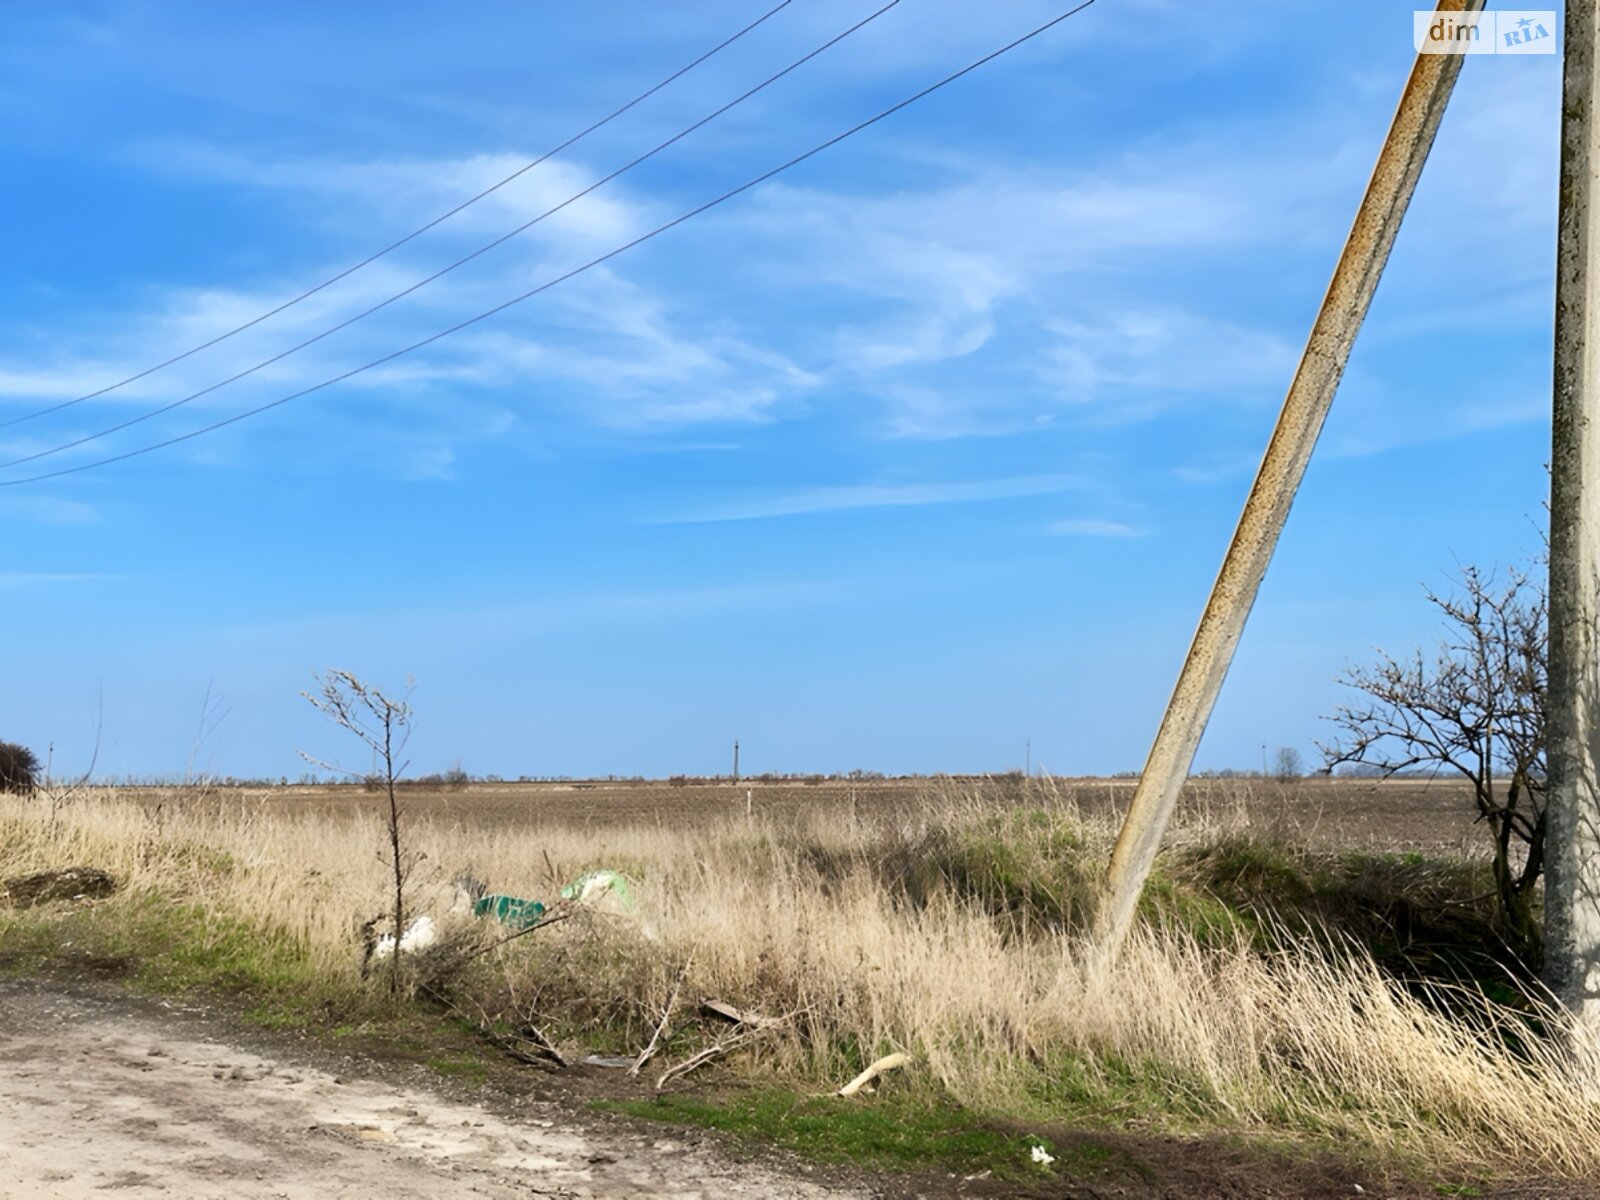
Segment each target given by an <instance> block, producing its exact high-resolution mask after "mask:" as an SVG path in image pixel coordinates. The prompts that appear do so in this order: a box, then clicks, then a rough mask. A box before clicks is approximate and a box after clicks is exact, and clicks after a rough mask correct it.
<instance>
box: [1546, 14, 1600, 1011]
mask: <svg viewBox="0 0 1600 1200" xmlns="http://www.w3.org/2000/svg"><path fill="white" fill-rule="evenodd" d="M1595 7H1596V4H1595V0H1572V2H1571V3H1569V4H1568V5H1567V17H1566V49H1565V53H1566V67H1565V80H1564V84H1563V95H1562V130H1561V203H1560V225H1559V235H1558V243H1557V253H1556V341H1555V396H1554V429H1553V436H1552V447H1551V457H1550V713H1549V738H1550V747H1549V761H1550V794H1549V797H1548V808H1547V813H1546V820H1547V822H1548V830H1547V834H1546V840H1547V846H1546V850H1545V858H1546V874H1545V979H1546V982H1547V983H1549V985H1550V988H1551V990H1552V991H1554V992H1555V993H1556V995H1558V996H1559V997H1561V1000H1562V1002H1563V1003H1564V1004H1566V1006H1567V1008H1568V1009H1569V1010H1570V1011H1571V1012H1572V1013H1573V1014H1574V1015H1575V1016H1577V1017H1578V1019H1579V1021H1580V1023H1581V1024H1582V1025H1584V1026H1586V1027H1587V1028H1588V1030H1589V1032H1590V1033H1591V1034H1592V1035H1595V1036H1596V1037H1600V786H1597V775H1596V764H1597V762H1600V741H1597V738H1600V727H1597V718H1600V703H1597V698H1600V638H1597V637H1596V621H1597V620H1600V605H1597V602H1596V590H1597V580H1600V545H1597V539H1600V362H1597V360H1596V354H1597V352H1600V341H1597V339H1596V338H1595V337H1594V335H1593V334H1594V323H1595V322H1596V321H1597V320H1600V295H1597V293H1596V289H1597V288H1600V262H1597V261H1596V256H1597V254H1600V236H1597V233H1600V230H1597V227H1596V222H1597V221H1600V210H1597V209H1596V207H1595V197H1596V188H1595V172H1596V170H1597V169H1600V146H1597V142H1596V138H1597V137H1600V123H1596V122H1595V121H1594V120H1593V116H1594V106H1595V102H1596V99H1597V95H1596V79H1595V61H1596V55H1595V39H1596V33H1597V29H1600V21H1597V20H1596V16H1595Z"/></svg>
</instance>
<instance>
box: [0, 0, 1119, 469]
mask: <svg viewBox="0 0 1600 1200" xmlns="http://www.w3.org/2000/svg"><path fill="white" fill-rule="evenodd" d="M1094 3H1095V0H1082V2H1081V3H1079V4H1077V5H1075V6H1074V7H1072V8H1069V9H1067V10H1066V11H1065V12H1063V13H1061V14H1060V15H1058V16H1056V17H1053V18H1051V19H1050V20H1049V21H1046V22H1045V23H1044V24H1043V25H1040V26H1038V27H1037V28H1035V29H1032V30H1030V31H1029V32H1027V33H1025V34H1023V35H1021V36H1020V37H1017V38H1015V39H1013V40H1012V41H1010V42H1007V43H1006V44H1005V45H1003V46H1001V47H1000V48H999V49H998V50H992V51H990V52H989V53H988V54H985V55H984V56H983V57H982V58H979V59H975V60H974V61H973V62H971V63H968V64H967V65H966V66H965V67H962V68H961V69H960V70H958V71H954V72H952V73H951V74H949V75H946V76H945V77H944V78H943V79H940V80H939V81H938V82H936V83H932V84H929V85H928V86H927V87H925V88H923V89H922V90H921V91H918V92H915V93H913V94H912V95H910V96H908V97H906V98H905V99H904V100H901V101H899V102H898V103H896V104H893V105H891V106H890V107H888V108H886V109H883V110H882V111H881V112H879V113H877V114H876V115H875V116H871V117H868V118H867V119H865V120H864V121H860V122H858V123H857V124H855V125H852V126H851V127H850V128H848V129H846V130H845V131H844V132H842V133H837V134H835V135H834V136H833V137H831V138H829V139H828V140H827V141H824V142H819V143H818V144H817V145H815V146H813V147H812V148H811V149H809V150H807V151H805V152H804V153H802V154H797V155H796V156H795V157H793V158H791V159H789V160H788V161H787V162H784V163H781V164H779V165H778V166H776V167H773V168H771V169H770V170H767V171H764V172H762V173H761V174H760V175H757V176H755V177H753V178H751V179H749V180H746V181H745V182H744V183H741V184H740V185H739V186H737V187H734V188H730V189H729V190H728V191H726V192H723V193H722V194H721V195H719V196H717V197H715V198H714V199H711V200H707V201H706V202H704V203H703V204H700V205H698V206H696V207H694V208H691V209H689V210H688V211H687V212H685V213H682V214H681V215H679V216H677V217H674V218H673V219H672V220H670V221H668V222H666V223H665V224H662V225H658V226H656V227H655V228H654V229H652V230H650V231H649V232H648V233H643V234H640V235H639V236H638V237H636V238H634V239H632V240H631V241H628V242H624V243H623V244H622V245H620V246H618V247H616V248H615V249H613V250H609V251H607V252H606V253H605V254H602V255H600V256H599V257H597V258H592V259H590V260H589V261H588V262H586V263H583V264H582V265H580V266H577V267H573V268H572V269H571V270H569V271H566V272H563V273H562V274H560V275H557V276H555V277H553V278H551V279H547V280H546V281H545V282H543V283H541V284H539V285H538V286H537V287H534V288H530V289H529V290H528V291H526V292H523V293H521V294H520V295H516V296H513V297H511V298H510V299H509V300H504V301H502V302H501V303H499V304H497V305H495V306H494V307H493V308H489V309H485V310H484V311H483V312H480V313H478V314H477V315H476V316H473V317H468V318H467V319H466V320H464V321H458V322H457V323H456V324H454V325H451V326H449V327H447V328H445V329H441V330H439V331H438V332H437V333H433V334H430V335H429V336H428V337H425V338H423V339H422V340H420V341H416V342H412V343H411V344H410V345H407V346H402V347H401V348H400V349H398V350H393V351H390V352H389V353H388V354H385V355H383V356H382V357H380V358H375V359H372V360H371V361H370V362H366V363H363V364H362V365H361V366H359V367H352V368H351V369H350V370H348V371H344V372H341V373H340V374H338V375H334V376H332V377H330V378H328V379H324V380H323V381H322V382H320V383H315V384H312V385H311V386H309V387H304V388H301V389H299V390H298V391H294V392H290V393H289V394H288V395H285V396H280V397H278V398H277V399H276V400H271V401H268V402H267V403H266V404H260V405H257V406H256V407H254V408H249V409H245V410H244V411H242V412H237V413H235V414H233V415H232V416H231V417H226V418H224V419H222V420H220V421H214V422H212V423H211V424H209V425H204V426H201V427H200V428H198V429H191V430H190V431H189V432H187V433H182V434H178V435H176V436H174V437H170V438H166V439H164V440H162V441H159V442H153V443H150V444H148V445H145V446H140V447H138V448H136V449H133V450H128V451H124V452H123V453H121V454H115V455H111V456H109V457H107V458H102V459H96V460H95V461H93V462H87V463H79V464H77V465H76V466H71V467H62V468H60V469H58V470H55V471H48V472H43V473H41V474H38V475H29V476H25V477H23V478H21V479H7V480H0V487H17V486H19V485H21V484H25V483H39V482H42V481H44V480H46V479H59V478H60V477H62V476H64V475H75V474H78V473H80V472H83V471H91V470H95V469H97V468H99V467H105V466H110V465H111V464H113V463H119V462H126V461H127V460H128V459H131V458H138V457H140V456H141V455H145V454H151V453H154V452H155V451H157V450H164V449H166V448H167V447H169V446H176V445H179V444H180V443H183V442H187V441H192V440H193V439H195V438H198V437H202V436H204V435H205V434H208V433H214V432H216V431H217V430H219V429H225V428H227V427H228V426H230V425H236V424H238V423H239V422H240V421H244V420H247V419H249V418H250V417H255V416H259V415H260V414H262V413H264V412H269V411H270V410H272V409H275V408H278V407H281V406H282V405H285V404H288V403H289V402H290V401H291V400H299V399H301V398H302V397H305V396H309V395H312V394H313V393H315V392H320V391H322V390H324V389H325V388H329V387H332V386H334V385H335V384H338V383H343V382H344V381H345V380H347V379H350V378H353V377H354V376H356V375H360V374H362V373H363V372H366V371H370V370H372V369H374V368H375V367H380V366H382V365H384V364H385V363H389V362H393V361H394V360H395V359H397V358H401V357H403V356H405V355H407V354H411V353H413V352H414V351H417V350H420V349H422V348H423V347H425V346H430V345H432V344H433V343H434V342H437V341H439V340H441V339H443V338H446V337H449V336H451V335H452V334H455V333H459V332H460V331H461V330H463V329H467V328H469V327H470V326H473V325H476V324H478V323H479V322H480V321H485V320H487V319H488V318H490V317H492V316H495V315H497V314H499V313H502V312H504V311H505V310H506V309H508V308H511V307H513V306H515V305H517V304H521V303H522V302H523V301H525V300H529V299H531V298H532V297H534V296H537V295H539V294H540V293H542V292H547V291H549V290H550V289H551V288H553V287H556V286H557V285H559V284H561V283H565V282H566V281H567V280H569V279H571V278H573V277H574V276H577V275H581V274H583V273H584V272H585V271H588V270H591V269H592V268H594V267H597V266H600V265H601V264H602V263H606V262H609V261H610V260H611V259H613V258H616V257H617V256H618V255H620V254H624V253H626V252H627V251H629V250H632V249H633V248H634V247H636V246H639V245H642V244H644V243H645V242H648V241H650V240H652V239H654V238H656V237H659V236H660V235H661V234H663V233H666V232H667V231H668V230H671V229H675V228H677V227H678V226H679V225H682V224H683V223H684V222H686V221H689V220H692V219H693V218H695V217H697V216H699V215H700V214H702V213H704V212H708V211H709V210H711V209H713V208H716V207H717V206H718V205H721V204H725V203H726V202H727V201H729V200H732V199H733V198H734V197H736V196H739V195H742V194H743V193H745V192H747V191H749V190H750V189H751V188H754V187H758V186H759V185H761V184H763V183H765V182H767V181H768V180H769V179H772V178H774V177H776V176H778V175H781V174H783V173H784V172H785V171H788V170H790V169H791V168H793V167H797V166H799V165H800V164H801V163H803V162H806V161H807V160H809V159H811V158H815V157H816V156H817V155H818V154H821V153H822V152H823V151H824V150H828V149H830V148H832V147H833V146H836V145H838V144H839V143H840V142H842V141H844V140H845V139H847V138H850V137H853V136H855V135H856V134H858V133H860V132H861V131H862V130H864V129H868V128H871V127H872V126H873V125H876V124H878V122H880V121H882V120H885V119H886V118H888V117H891V116H893V115H894V114H895V113H897V112H899V111H900V110H901V109H903V108H906V107H908V106H910V105H912V104H915V103H916V102H917V101H919V100H921V99H923V98H924V97H926V96H929V95H932V94H933V93H934V92H937V91H939V90H940V89H941V88H944V87H947V86H949V85H950V84H952V83H954V82H955V81H956V80H958V79H961V78H962V77H964V76H966V75H970V74H971V73H972V72H973V71H976V70H977V69H978V68H980V67H982V66H985V65H987V64H988V63H991V62H993V61H994V60H995V59H997V58H999V57H1001V56H1002V55H1004V54H1007V53H1009V52H1010V51H1012V50H1015V49H1016V48H1017V47H1018V46H1021V45H1024V44H1025V43H1027V42H1031V41H1032V40H1033V39H1034V38H1036V37H1038V36H1040V35H1041V34H1043V33H1046V32H1048V31H1049V30H1051V29H1053V28H1055V27H1056V26H1057V25H1059V24H1061V23H1062V22H1063V21H1065V20H1067V19H1068V18H1069V17H1073V16H1076V15H1077V14H1078V13H1080V12H1083V11H1084V10H1085V9H1087V8H1089V7H1091V6H1092V5H1093V4H1094Z"/></svg>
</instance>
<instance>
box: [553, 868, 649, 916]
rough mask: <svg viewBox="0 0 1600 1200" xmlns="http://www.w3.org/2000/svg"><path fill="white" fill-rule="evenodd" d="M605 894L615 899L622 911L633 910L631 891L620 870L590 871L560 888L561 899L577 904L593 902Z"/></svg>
mask: <svg viewBox="0 0 1600 1200" xmlns="http://www.w3.org/2000/svg"><path fill="white" fill-rule="evenodd" d="M607 895H609V896H611V897H612V898H613V899H615V900H616V901H617V903H618V904H619V905H620V906H621V908H622V910H623V911H624V912H632V911H633V909H634V903H633V893H632V892H631V891H630V890H629V889H628V879H627V876H625V875H623V874H622V872H620V871H590V872H588V873H587V874H584V875H580V876H578V878H576V879H574V880H573V881H572V882H571V883H569V884H567V886H566V887H564V888H562V889H561V898H562V899H563V900H572V901H575V902H576V903H578V904H593V903H594V902H595V901H597V900H599V899H601V898H602V897H604V896H607Z"/></svg>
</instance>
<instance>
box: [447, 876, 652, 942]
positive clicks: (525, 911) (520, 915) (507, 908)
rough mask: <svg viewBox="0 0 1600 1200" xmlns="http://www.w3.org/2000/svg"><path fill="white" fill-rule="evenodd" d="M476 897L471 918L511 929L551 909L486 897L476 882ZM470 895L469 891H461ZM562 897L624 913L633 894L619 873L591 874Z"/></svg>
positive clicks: (570, 886)
mask: <svg viewBox="0 0 1600 1200" xmlns="http://www.w3.org/2000/svg"><path fill="white" fill-rule="evenodd" d="M472 882H473V883H474V884H477V887H476V895H475V898H474V899H473V900H472V915H473V916H475V917H493V918H494V919H495V920H496V921H499V922H500V924H502V925H506V926H509V927H510V928H512V929H528V928H531V927H532V926H534V925H537V924H538V923H539V922H540V921H542V920H544V919H545V917H546V916H547V915H548V914H549V912H550V908H549V907H548V906H546V905H545V904H544V902H543V901H540V900H525V899H523V898H522V897H521V896H507V895H502V894H498V893H497V894H494V895H485V894H484V893H485V891H486V889H485V887H484V885H483V884H481V883H477V881H476V880H473V881H472ZM464 890H467V891H468V892H469V894H472V893H471V889H464ZM561 898H562V899H563V900H567V901H570V902H572V903H574V904H597V903H599V902H600V901H601V900H610V901H611V902H612V903H613V904H614V905H615V906H616V907H618V908H620V909H621V910H622V911H623V912H630V913H631V912H633V911H634V907H635V906H634V901H633V891H632V890H631V889H630V888H629V886H628V878H627V876H625V875H624V874H622V872H620V871H590V872H588V873H587V874H584V875H580V876H578V878H576V879H574V880H573V881H572V882H571V883H569V884H567V886H566V887H564V888H562V889H561Z"/></svg>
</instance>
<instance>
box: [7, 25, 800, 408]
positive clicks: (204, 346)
mask: <svg viewBox="0 0 1600 1200" xmlns="http://www.w3.org/2000/svg"><path fill="white" fill-rule="evenodd" d="M792 3H794V0H780V3H779V4H777V5H776V6H775V7H773V8H770V9H768V10H767V11H766V12H764V13H762V14H761V15H760V16H759V17H757V18H756V19H755V20H754V21H751V22H750V24H748V25H746V26H745V27H744V28H743V29H741V30H739V31H738V32H737V33H735V34H733V35H732V36H730V37H727V38H724V39H723V40H722V41H720V42H718V43H717V44H716V45H715V46H713V47H711V49H709V50H707V51H706V52H705V53H704V54H702V55H701V56H700V57H699V58H697V59H695V60H694V61H693V62H691V63H689V64H688V65H687V66H684V67H680V68H678V69H677V70H676V71H674V72H673V73H672V74H671V75H668V76H667V77H666V78H665V79H663V80H662V81H661V82H660V83H658V84H656V85H655V86H654V87H652V88H649V89H647V90H645V91H643V92H640V93H639V94H638V95H637V96H635V97H634V98H633V99H632V100H629V101H628V102H627V103H626V104H624V105H623V106H622V107H621V108H618V109H615V110H613V111H612V112H610V113H608V114H607V115H606V116H604V117H601V118H600V119H599V120H598V121H596V122H595V123H594V124H592V125H590V126H588V127H587V128H585V129H582V130H580V131H579V132H577V133H575V134H573V135H572V136H571V137H569V138H568V139H567V140H566V141H564V142H562V143H561V144H560V145H559V146H556V147H555V148H554V149H551V150H546V151H545V152H544V153H543V154H541V155H540V156H539V157H538V158H536V159H534V160H533V161H532V162H529V163H526V164H524V165H523V166H521V167H518V168H517V169H516V170H515V171H513V172H512V173H511V174H509V175H507V176H506V177H505V178H504V179H502V180H500V182H499V183H495V184H491V185H490V186H489V187H486V188H484V189H483V191H481V192H479V193H478V194H477V195H475V196H470V197H468V198H467V199H465V200H463V201H462V202H461V203H460V204H458V205H456V206H455V207H454V208H452V209H451V210H450V211H449V212H445V213H441V214H439V215H438V216H437V217H435V218H434V219H433V220H431V221H429V222H428V223H427V224H426V225H421V226H418V227H417V228H416V229H413V230H412V231H411V232H410V233H408V234H406V235H405V237H403V238H401V239H400V240H399V241H396V242H390V243H389V244H388V245H387V246H385V247H383V249H381V250H375V251H374V252H373V253H371V254H369V255H367V257H365V258H363V259H362V260H361V261H360V262H358V263H352V264H351V265H350V266H348V267H346V268H345V269H344V270H342V271H340V272H339V273H338V274H337V275H332V276H329V277H328V278H327V279H324V280H323V281H322V282H321V283H319V284H317V285H316V287H313V288H308V289H307V290H306V291H303V292H301V293H300V294H299V295H298V296H293V297H291V298H290V299H288V300H285V301H284V302H283V303H282V304H279V305H278V306H277V307H276V308H270V309H268V310H267V311H266V312H264V313H262V314H261V315H260V316H258V317H254V318H252V319H251V320H248V321H246V322H245V323H244V324H243V325H236V326H235V327H234V328H232V329H230V330H228V331H227V332H226V333H219V334H218V335H217V336H216V337H214V338H212V339H211V340H210V341H207V342H201V343H200V344H199V345H198V346H192V347H190V348H189V349H188V350H185V351H184V352H183V353H182V354H175V355H173V356H172V357H171V358H169V359H166V360H164V361H162V362H158V363H156V364H155V365H154V366H150V367H146V368H145V369H144V370H142V371H140V372H138V373H137V374H135V375H129V376H128V377H127V378H126V379H121V380H118V381H117V382H116V383H110V384H107V385H106V386H105V387H103V388H100V389H99V390H98V391H93V392H89V393H87V394H85V395H82V396H78V397H76V398H75V399H72V400H63V401H61V402H60V403H58V404H52V405H49V406H47V407H45V408H41V409H36V410H35V411H33V412H30V413H24V414H23V415H22V416H20V417H12V418H10V419H9V420H5V421H0V429H5V428H7V427H9V426H12V425H20V424H22V423H23V422H24V421H32V420H34V419H35V418H36V417H46V416H49V415H50V414H51V413H54V412H60V411H61V410H62V409H64V408H71V407H72V406H73V405H75V404H82V403H83V402H84V401H85V400H94V399H97V398H98V397H100V396H104V395H105V394H106V393H108V392H114V391H116V390H117V389H118V388H124V387H127V386H128V384H130V383H136V382H138V381H139V380H141V379H143V378H144V377H145V376H147V375H154V374H155V373H156V372H157V371H162V370H165V369H166V368H167V367H170V366H172V365H173V364H174V363H180V362H182V361H183V360H184V359H186V358H189V357H190V356H191V355H195V354H199V353H200V351H202V350H209V349H210V348H211V347H212V346H215V345H217V344H218V343H220V342H225V341H227V340H228V339H229V338H231V337H233V336H234V335H235V334H239V333H243V332H244V331H245V330H247V329H253V328H254V327H255V326H257V325H259V324H261V322H263V321H265V320H268V319H269V318H271V317H275V316H277V315H278V314H279V313H281V312H283V311H284V310H285V309H288V308H293V307H294V306H295V305H296V304H299V303H300V302H301V301H302V300H309V299H310V298H311V297H312V296H315V295H316V294H317V293H318V292H320V291H323V290H324V289H326V288H330V287H332V286H333V285H334V284H336V283H338V282H339V281H340V280H341V279H346V278H348V277H349V276H351V275H354V274H355V273H356V272H357V271H359V270H361V269H362V268H363V267H369V266H371V265H372V264H373V263H375V262H377V261H378V260H379V259H380V258H382V257H383V256H384V255H386V254H389V253H392V252H393V251H395V250H398V249H400V247H401V246H404V245H405V244H406V243H407V242H410V241H413V240H414V239H416V238H419V237H421V236H422V235H423V234H425V233H427V232H428V230H430V229H432V228H433V227H434V226H436V225H441V224H443V223H444V222H445V221H448V220H449V219H450V218H451V217H453V216H455V215H456V214H457V213H459V212H461V211H462V210H463V209H467V208H470V207H471V206H472V205H474V204H476V203H477V202H478V201H479V200H482V199H484V197H486V196H490V195H492V194H494V193H495V192H498V191H499V190H500V189H501V188H503V187H505V186H506V184H508V183H511V182H513V181H514V180H517V179H520V178H521V177H522V176H524V175H526V174H527V173H528V172H529V171H531V170H533V169H534V168H535V167H537V166H539V165H540V164H542V163H544V162H547V161H548V160H550V159H552V158H554V157H555V156H556V155H557V154H560V153H561V152H562V151H563V150H566V149H569V148H570V147H572V146H574V145H576V144H577V143H578V142H580V141H582V140H583V139H584V138H586V137H588V136H589V135H590V134H591V133H594V132H595V131H596V130H598V129H600V128H602V127H603V126H606V125H609V124H610V123H611V122H612V121H614V120H616V119H617V118H618V117H620V116H621V115H622V114H623V113H625V112H627V111H628V110H629V109H631V108H633V107H635V106H636V105H638V104H641V103H643V102H644V101H646V100H648V99H649V98H650V97H651V96H654V95H655V94H656V93H657V92H659V91H660V90H661V89H662V88H664V87H666V86H667V85H668V84H671V83H673V82H675V81H677V80H678V79H681V78H682V77H683V76H685V75H687V74H688V73H689V72H690V71H692V70H694V69H695V68H696V67H698V66H699V65H700V64H701V63H703V62H705V61H706V60H707V59H709V58H711V57H712V56H713V55H715V54H718V53H720V52H722V51H723V50H726V49H727V48H728V47H729V46H731V45H733V43H735V42H737V41H738V40H739V39H740V38H742V37H743V36H744V35H745V34H747V33H749V32H750V31H751V30H752V29H755V28H756V27H757V26H758V25H762V24H764V23H765V22H766V21H768V20H770V19H771V18H772V17H775V16H777V15H778V13H780V12H782V11H783V10H784V9H785V8H788V7H789V5H790V4H792Z"/></svg>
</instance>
